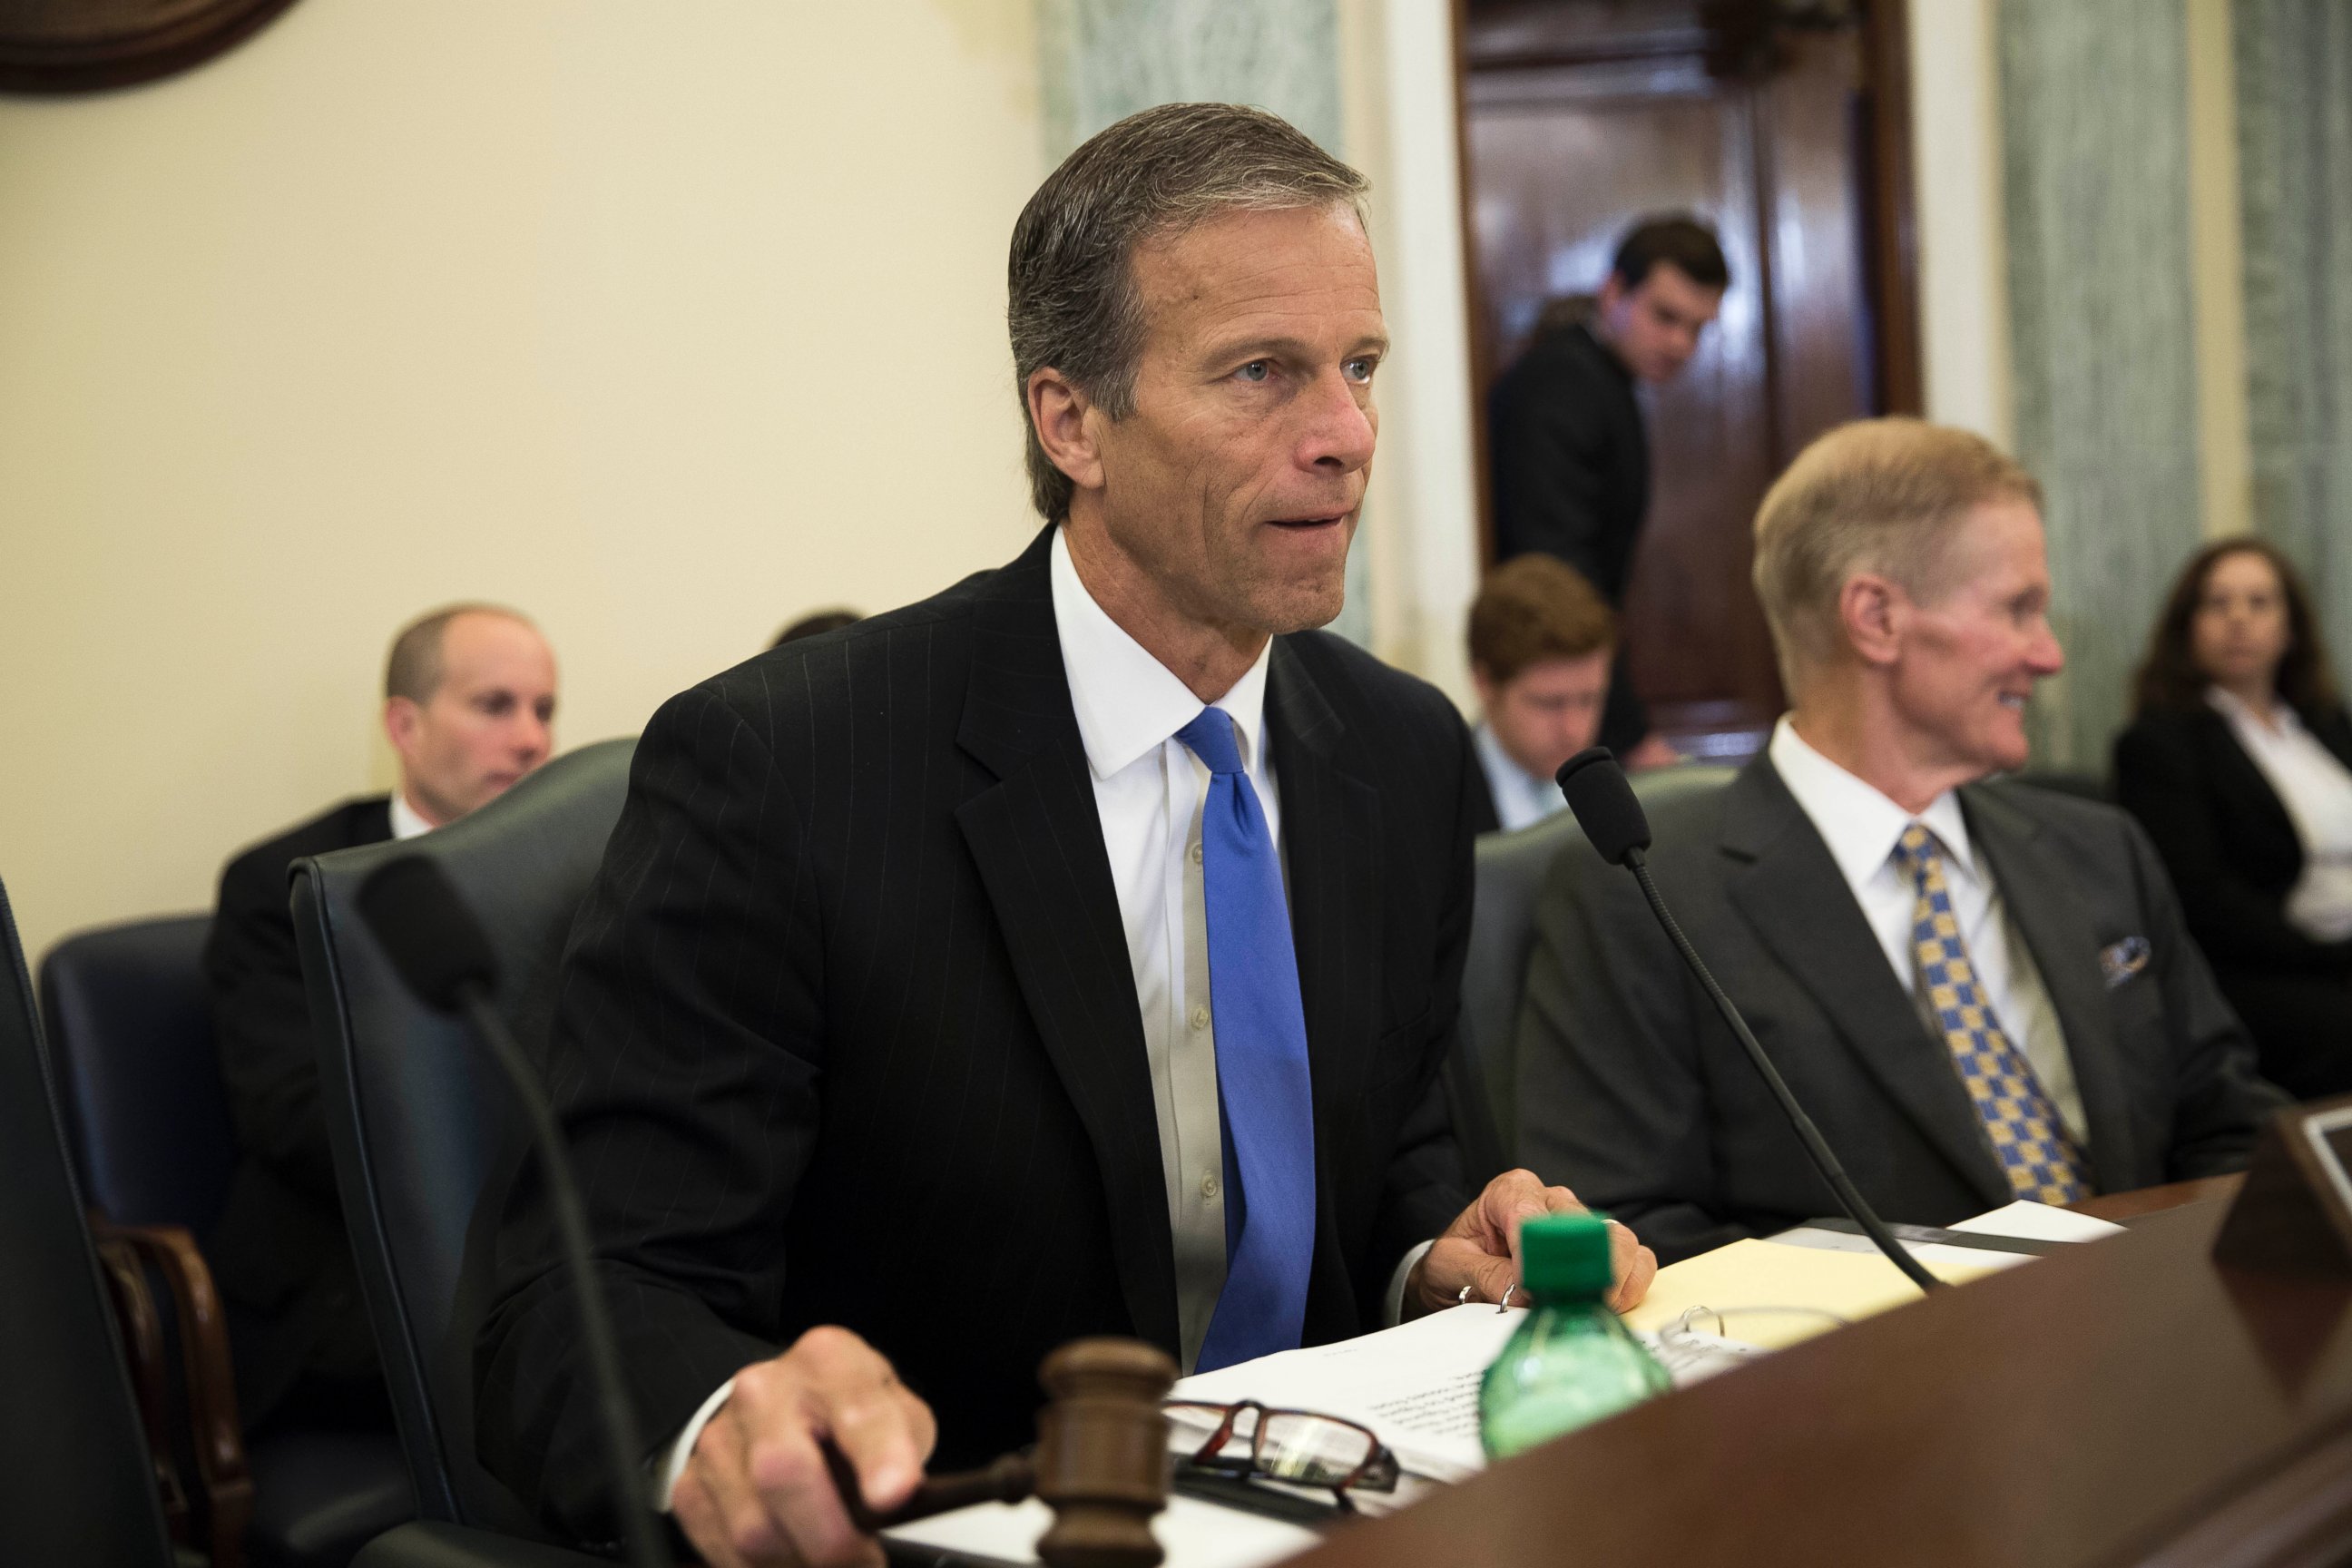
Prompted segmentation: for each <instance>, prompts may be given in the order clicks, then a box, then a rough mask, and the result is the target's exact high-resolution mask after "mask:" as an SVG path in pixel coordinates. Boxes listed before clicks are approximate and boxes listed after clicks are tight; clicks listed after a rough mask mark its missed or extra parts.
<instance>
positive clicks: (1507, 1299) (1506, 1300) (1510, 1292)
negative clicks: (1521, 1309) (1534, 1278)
mask: <svg viewBox="0 0 2352 1568" xmlns="http://www.w3.org/2000/svg"><path fill="white" fill-rule="evenodd" d="M1518 1290H1519V1286H1518V1281H1517V1280H1513V1281H1512V1282H1511V1283H1510V1284H1508V1285H1506V1286H1504V1287H1503V1299H1502V1300H1500V1301H1498V1302H1496V1304H1495V1310H1496V1311H1497V1312H1507V1311H1509V1310H1511V1298H1512V1297H1513V1296H1516V1295H1517V1294H1518Z"/></svg>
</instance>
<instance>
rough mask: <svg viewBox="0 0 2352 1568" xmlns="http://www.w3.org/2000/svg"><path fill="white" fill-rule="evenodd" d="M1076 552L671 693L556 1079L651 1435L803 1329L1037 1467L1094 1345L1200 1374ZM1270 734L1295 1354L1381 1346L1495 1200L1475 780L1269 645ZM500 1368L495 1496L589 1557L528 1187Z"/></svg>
mask: <svg viewBox="0 0 2352 1568" xmlns="http://www.w3.org/2000/svg"><path fill="white" fill-rule="evenodd" d="M1049 541H1050V534H1044V535H1040V536H1039V538H1038V540H1037V542H1035V543H1034V544H1033V545H1032V546H1031V548H1030V549H1029V550H1028V551H1027V552H1024V554H1023V555H1022V557H1021V558H1020V559H1019V560H1018V561H1016V562H1014V563H1013V564H1012V565H1010V566H1007V567H1005V568H1003V569H1002V570H999V571H995V572H990V573H983V574H979V575H977V576H974V577H971V578H970V579H968V580H966V581H965V582H963V583H961V584H958V585H957V586H956V587H954V588H951V589H950V590H949V591H948V592H946V593H944V594H942V595H939V596H938V597H936V598H933V599H930V600H927V601H925V602H923V603H921V604H919V605H912V606H910V607H908V608H907V609H904V610H900V611H898V612H895V613H893V614H890V615H887V616H880V617H877V618H876V619H873V620H869V621H866V622H863V623H861V624H859V625H858V626H854V627H851V628H848V629H846V630H845V631H842V632H839V633H835V634H833V635H830V636H827V637H819V638H812V639H808V640H805V641H801V642H794V643H788V644H786V645H785V646H784V647H780V648H776V649H773V650H772V651H771V652H769V653H766V654H764V655H762V656H761V657H760V658H756V659H754V660H752V661H751V662H750V663H748V664H745V665H741V666H739V667H738V668H735V669H732V670H730V671H729V672H727V673H726V674H724V675H721V676H719V677H717V678H716V679H711V680H709V681H706V682H704V683H703V684H702V685H700V686H698V687H696V688H695V689H692V690H691V691H688V692H686V693H685V694H683V695H682V696H679V697H677V698H676V699H674V700H671V701H670V702H669V703H668V704H667V705H666V706H665V707H664V708H663V709H662V710H661V711H660V712H659V713H658V714H656V716H655V719H654V721H653V722H652V724H651V725H650V726H648V727H647V729H646V733H645V737H644V739H643V740H642V741H641V742H639V743H638V747H637V753H636V761H635V771H634V773H633V775H632V778H631V781H630V789H629V799H628V804H627V806H626V807H625V810H624V811H623V813H622V816H621V820H620V823H619V825H618V826H617V827H616V828H615V829H614V835H613V839H612V843H611V845H610V847H609V848H608V849H607V851H606V854H605V858H604V869H603V871H602V873H601V874H600V876H599V879H598V881H597V884H596V887H595V889H594V890H593V892H592V893H591V895H590V896H589V899H588V901H587V903H586V904H585V905H584V907H583V910H582V911H581V914H580V917H579V920H578V922H577V924H576V926H575V928H574V931H573V933H572V946H571V950H570V952H569V953H568V955H567V957H566V960H565V971H564V976H563V982H562V999H561V1002H560V1004H559V1008H558V1016H557V1021H556V1026H555V1030H554V1035H553V1039H552V1043H551V1058H552V1059H551V1061H550V1063H549V1064H548V1066H549V1076H550V1080H551V1090H552V1092H553V1094H554V1096H555V1098H556V1100H557V1108H558V1110H559V1112H560V1113H561V1115H562V1118H563V1120H564V1122H565V1125H566V1127H567V1130H568V1132H569V1135H570V1139H571V1142H572V1147H573V1150H574V1153H575V1157H576V1158H577V1159H578V1161H579V1163H580V1173H581V1180H582V1184H583V1188H584V1192H585V1196H586V1199H587V1203H588V1206H589V1208H590V1211H591V1220H592V1224H593V1227H594V1229H595V1232H596V1235H597V1239H598V1251H599V1261H600V1264H601V1267H602V1268H603V1271H604V1278H605V1279H606V1281H607V1288H608V1290H609V1292H610V1295H611V1297H612V1300H613V1305H614V1315H615V1317H616V1318H617V1320H618V1329H619V1332H620V1336H621V1341H622V1355H623V1359H624V1362H625V1365H626V1367H627V1372H628V1376H629V1379H630V1382H631V1384H632V1390H633V1394H634V1397H635V1404H636V1408H637V1412H638V1415H639V1418H640V1420H641V1422H642V1424H643V1426H644V1430H645V1433H646V1436H647V1438H648V1440H652V1439H654V1438H656V1437H657V1436H662V1435H666V1434H668V1433H672V1432H675V1431H676V1430H677V1427H678V1426H681V1425H682V1424H683V1423H684V1422H685V1421H686V1419H687V1418H688V1416H689V1415H691V1414H692V1413H693V1411H694V1409H695V1407H696V1405H698V1404H699V1403H700V1401H701V1400H702V1399H703V1398H704V1396H705V1395H707V1394H709V1392H710V1391H711V1390H712V1389H713V1388H715V1387H717V1386H718V1385H719V1383H720V1382H722V1381H723V1380H725V1379H726V1378H727V1377H729V1376H730V1374H732V1373H734V1372H735V1371H736V1370H737V1369H738V1368H740V1367H741V1366H742V1365H744V1364H746V1363H749V1362H751V1361H753V1360H756V1359H761V1358H764V1357H766V1356H769V1355H772V1354H774V1353H775V1352H776V1351H777V1349H778V1348H779V1347H781V1346H782V1345H784V1344H786V1343H789V1342H791V1341H792V1340H793V1338H794V1337H795V1336H797V1335H798V1334H799V1333H800V1332H801V1331H803V1330H804V1329H806V1328H808V1327H810V1326H811V1325H813V1324H818V1323H840V1324H845V1325H846V1326H848V1327H849V1328H852V1329H854V1330H856V1331H858V1332H859V1333H861V1334H863V1335H864V1336H865V1337H866V1339H867V1340H869V1341H871V1342H873V1343H874V1344H875V1345H876V1346H877V1347H878V1348H879V1349H880V1350H881V1351H882V1352H884V1353H885V1354H887V1355H888V1356H889V1357H890V1358H891V1359H892V1360H893V1361H894V1362H895V1363H897V1365H898V1369H899V1372H900V1373H901V1375H902V1376H903V1377H904V1378H905V1379H906V1381H907V1382H908V1384H909V1385H910V1386H912V1387H913V1388H914V1389H915V1390H916V1391H917V1392H918V1393H919V1394H922V1395H923V1396H924V1397H925V1398H926V1399H928V1400H929V1402H930V1403H931V1405H932V1407H933V1408H934V1409H935V1410H936V1411H937V1413H938V1415H939V1417H940V1454H939V1458H940V1461H941V1462H943V1463H949V1464H955V1463H962V1462H966V1461H969V1460H972V1459H975V1458H984V1457H986V1456H988V1455H991V1454H993V1453H995V1452H998V1451H1001V1450H1003V1449H1004V1448H1007V1447H1014V1446H1018V1445H1020V1444H1023V1443H1025V1442H1028V1441H1031V1440H1033V1439H1034V1424H1033V1417H1034V1410H1035V1408H1036V1405H1037V1401H1038V1395H1037V1392H1036V1384H1035V1369H1036V1366H1037V1363H1038V1362H1039V1360H1040V1359H1041V1358H1042V1357H1043V1356H1044V1355H1045V1352H1047V1351H1049V1350H1051V1349H1053V1348H1054V1347H1055V1346H1056V1345H1058V1344H1060V1343H1062V1342H1065V1341H1066V1340H1069V1339H1072V1338H1074V1337H1076V1336H1078V1335H1082V1334H1097V1333H1116V1334H1134V1335H1138V1336H1140V1337H1141V1338H1144V1339H1147V1340H1151V1341H1154V1342H1158V1343H1159V1344H1160V1345H1162V1346H1164V1347H1166V1348H1168V1349H1169V1350H1170V1351H1171V1352H1174V1350H1175V1348H1176V1342H1177V1326H1176V1288H1175V1268H1174V1263H1173V1258H1172V1243H1171V1233H1170V1227H1169V1219H1168V1203H1167V1195H1166V1189H1165V1186H1164V1184H1163V1180H1162V1176H1161V1167H1160V1148H1159V1135H1158V1130H1157V1122H1156V1121H1155V1118H1154V1113H1153V1109H1152V1098H1151V1084H1150V1074H1149V1071H1148V1068H1147V1065H1146V1061H1145V1055H1144V1043H1143V1032H1142V1024H1141V1020H1140V1016H1139V1010H1138V1006H1137V1003H1136V996H1135V985H1134V978H1133V973H1132V971H1131V970H1130V968H1129V960H1128V954H1127V944H1126V939H1125V936H1124V932H1123V928H1122V927H1121V924H1120V921H1119V913H1118V900H1117V896H1116V894H1115V892H1114V890H1113V888H1112V883H1111V876H1110V867H1109V862H1108V858H1107V857H1106V855H1105V852H1104V848H1103V839H1102V831H1101V827H1100V825H1099V822H1098V820H1097V816H1096V810H1095V801H1094V791H1093V785H1092V784H1091V782H1090V780H1089V777H1088V774H1087V762H1086V756H1085V753H1084V751H1083V750H1082V748H1081V745H1080V742H1079V738H1078V730H1077V721H1076V717H1075V715H1074V714H1073V711H1072V709H1071V704H1070V695H1069V687H1068V683H1067V680H1066V678H1065V676H1064V674H1063V669H1062V657H1061V649H1060V645H1059V643H1058V641H1057V639H1056V637H1055V626H1054V615H1053V605H1052V600H1051V596H1050V591H1049V588H1048V583H1047V575H1046V561H1047V553H1046V550H1047V544H1048V542H1049ZM1266 705H1267V727H1268V731H1269V732H1270V733H1271V735H1272V736H1273V743H1274V748H1275V749H1274V757H1275V765H1276V770H1277V773H1278V777H1279V780H1280V784H1279V787H1280V789H1281V791H1282V803H1283V805H1282V822H1283V837H1284V845H1285V855H1286V861H1287V864H1288V870H1289V890H1290V902H1291V910H1292V924H1293V928H1294V931H1295V932H1296V936H1297V952H1298V967H1299V984H1300V989H1301V991H1302V993H1303V994H1304V998H1305V1004H1306V1012H1307V1048H1308V1055H1309V1060H1310V1064H1311V1068H1312V1072H1313V1077H1314V1092H1315V1115H1316V1139H1317V1143H1316V1162H1317V1176H1318V1199H1319V1202H1320V1209H1321V1212H1320V1215H1319V1219H1318V1239H1317V1246H1316V1252H1315V1258H1314V1264H1313V1271H1312V1274H1311V1277H1310V1286H1309V1290H1308V1295H1307V1337H1308V1339H1309V1340H1310V1341H1313V1342H1321V1341H1328V1340H1332V1339H1337V1338H1341V1337H1344V1336H1346V1335H1349V1334H1351V1333H1354V1332H1357V1331H1360V1330H1361V1329H1362V1328H1364V1327H1365V1326H1367V1323H1368V1322H1369V1321H1372V1314H1373V1313H1374V1312H1375V1311H1376V1310H1377V1302H1378V1300H1379V1298H1380V1296H1381V1292H1382V1291H1383V1289H1384V1288H1385V1286H1386V1284H1387V1280H1388V1277H1389V1275H1390V1273H1391V1270H1392V1269H1393V1268H1394V1266H1395V1264H1396V1262H1397V1260H1398V1258H1400V1257H1401V1256H1402V1254H1403V1252H1404V1251H1405V1250H1406V1249H1407V1248H1408V1247H1411V1246H1412V1244H1413V1243H1415V1242H1417V1241H1419V1240H1422V1239H1424V1238H1426V1237H1430V1236H1433V1235H1434V1234H1436V1233H1437V1231H1439V1230H1440V1229H1442V1228H1443V1227H1444V1226H1445V1225H1446V1224H1447V1223H1449V1222H1450V1221H1451V1220H1452V1219H1453V1218H1454V1215H1456V1214H1457V1213H1458V1212H1459V1210H1460V1208H1461V1206H1462V1205H1463V1204H1464V1203H1465V1201H1466V1198H1465V1194H1463V1193H1462V1192H1461V1190H1460V1187H1461V1180H1460V1173H1459V1163H1458V1159H1457V1157H1456V1154H1455V1152H1454V1142H1453V1136H1452V1131H1451V1129H1450V1128H1449V1126H1448V1125H1447V1122H1446V1119H1445V1115H1444V1109H1443V1099H1442V1096H1441V1094H1440V1093H1439V1092H1438V1087H1437V1081H1436V1075H1437V1071H1438V1068H1439V1065H1440V1064H1441V1062H1442V1061H1443V1060H1444V1057H1445V1055H1446V1052H1447V1050H1448V1049H1449V1048H1450V1046H1451V1042H1452V1039H1453V1036H1454V1014H1455V1010H1456V1005H1457V994H1458V991H1459V983H1460V977H1461V972H1462V963H1463V953H1464V950H1465V944H1466V942H1467V940H1468V931H1469V919H1470V875H1471V872H1470V837H1471V830H1470V822H1471V818H1472V816H1473V814H1474V813H1475V812H1476V811H1477V810H1479V809H1480V808H1481V806H1482V805H1483V804H1484V801H1483V796H1484V792H1485V789H1486V784H1485V781H1484V780H1483V779H1482V778H1481V776H1480V774H1479V772H1478V768H1477V764H1476V763H1475V760H1474V758H1473V755H1472V752H1471V748H1470V745H1469V739H1468V734H1467V731H1465V729H1464V727H1463V724H1462V722H1461V720H1460V719H1459V717H1458V716H1457V715H1456V714H1455V713H1454V709H1453V707H1452V705H1451V704H1450V703H1449V702H1448V701H1447V700H1445V698H1444V696H1442V695H1441V694H1440V693H1438V692H1437V691H1435V690H1434V689H1432V688H1430V687H1428V686H1426V685H1423V683H1422V682H1420V681H1418V680H1415V679H1412V678H1411V677H1409V676H1405V675H1402V674H1399V673H1398V672H1397V671H1395V670H1392V669H1391V668H1387V667H1386V666H1384V665H1382V664H1381V663H1380V662H1379V661H1377V660H1376V659H1374V658H1371V657H1370V656H1369V655H1367V654H1365V653H1363V652H1361V651H1360V650H1359V649H1357V648H1355V647H1351V646H1349V644H1347V643H1345V642H1343V641H1341V640H1339V639H1338V638H1336V637H1328V636H1325V635H1322V634H1319V633H1307V634H1302V635H1299V636H1296V637H1282V638H1279V639H1277V640H1276V644H1275V648H1274V653H1273V658H1272V663H1271V665H1270V667H1269V671H1268V679H1267V688H1266ZM499 1240H500V1247H499V1251H500V1253H501V1255H502V1258H501V1266H500V1278H499V1290H498V1300H497V1306H496V1307H495V1309H494V1310H493V1311H492V1313H491V1315H490V1316H489V1318H488V1320H487V1321H486V1322H485V1324H484V1329H483V1332H482V1335H481V1337H480V1340H479V1342H478V1367H479V1370H480V1374H481V1379H482V1382H481V1389H480V1399H479V1403H478V1416H477V1426H478V1436H479V1439H480V1443H481V1448H482V1453H483V1455H484V1457H485V1458H486V1460H487V1461H488V1463H489V1465H490V1467H491V1468H493V1469H494V1470H495V1471H497V1472H498V1473H499V1475H500V1476H501V1477H502V1478H504V1479H506V1480H508V1481H509V1484H511V1485H513V1486H515V1487H516V1488H517V1489H519V1490H520V1492H521V1493H522V1495H523V1496H524V1497H525V1498H526V1499H527V1500H530V1501H531V1502H532V1503H533V1505H534V1506H536V1507H538V1508H539V1509H540V1510H541V1511H542V1512H543V1513H545V1514H547V1515H548V1516H549V1517H550V1518H551V1520H552V1521H555V1522H557V1523H559V1524H560V1525H562V1526H565V1527H568V1528H570V1529H572V1530H573V1531H596V1530H598V1529H600V1528H601V1525H602V1518H601V1516H602V1511H603V1510H602V1508H601V1505H600V1504H599V1502H598V1501H597V1494H598V1493H599V1492H601V1490H602V1489H603V1485H602V1479H601V1476H602V1466H601V1464H600V1462H599V1459H598V1457H597V1456H598V1449H597V1447H596V1439H595V1436H594V1433H595V1425H594V1421H593V1415H592V1412H591V1409H590V1406H589V1404H588V1400H589V1392H588V1379H587V1377H586V1375H585V1373H584V1368H583V1363H582V1361H581V1359H580V1355H579V1349H578V1334H577V1332H576V1330H575V1323H576V1321H577V1319H576V1316H575V1304H574V1303H573V1301H572V1300H570V1299H569V1294H568V1290H567V1288H566V1286H565V1284H564V1281H563V1279H562V1273H561V1271H560V1269H559V1268H558V1267H557V1262H556V1256H557V1255H556V1251H555V1247H554V1243H553V1237H552V1226H551V1220H550V1218H549V1216H548V1215H547V1214H546V1212H545V1207H544V1202H543V1196H542V1194H541V1192H540V1190H539V1189H538V1188H537V1186H536V1185H535V1184H528V1182H527V1181H526V1182H525V1183H521V1184H518V1185H517V1187H516V1189H515V1191H514V1193H513V1194H512V1196H511V1197H510V1199H509V1206H508V1209H507V1217H506V1224H505V1229H504V1231H503V1233H502V1235H501V1236H500V1238H499Z"/></svg>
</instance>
